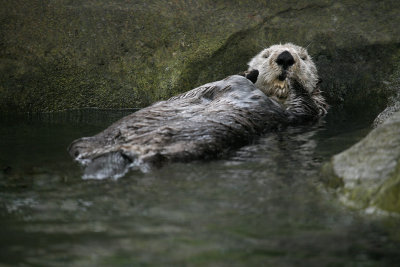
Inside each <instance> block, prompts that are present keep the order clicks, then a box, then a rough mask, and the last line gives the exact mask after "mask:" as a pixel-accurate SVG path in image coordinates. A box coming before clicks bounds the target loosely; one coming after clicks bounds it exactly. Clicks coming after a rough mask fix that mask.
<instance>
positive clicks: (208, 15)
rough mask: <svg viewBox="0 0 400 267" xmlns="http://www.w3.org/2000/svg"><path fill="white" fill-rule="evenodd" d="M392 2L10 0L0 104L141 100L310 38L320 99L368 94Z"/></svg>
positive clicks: (15, 107) (131, 104) (375, 107)
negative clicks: (322, 95) (265, 50)
mask: <svg viewBox="0 0 400 267" xmlns="http://www.w3.org/2000/svg"><path fill="white" fill-rule="evenodd" d="M399 12H400V7H399V5H398V2H397V1H394V0H393V1H379V2H376V1H363V2H362V4H361V3H360V1H357V0H352V1H336V2H335V3H332V2H331V1H326V0H312V1H305V0H301V1H296V3H294V2H293V1H279V2H273V1H272V2H269V1H268V2H266V1H258V0H256V1H252V3H251V5H250V4H249V3H248V2H246V1H227V0H223V1H210V0H199V1H194V0H180V1H159V0H151V1H144V0H135V1H105V0H95V1H90V2H82V1H27V0H20V1H12V2H10V1H6V2H5V3H3V7H2V8H1V10H0V20H1V21H2V23H1V25H0V111H6V112H7V111H8V112H16V111H20V112H32V111H36V112H40V111H56V110H63V109H72V108H82V107H98V108H135V107H136V108H139V107H144V106H147V105H149V104H150V103H152V102H154V101H157V100H160V99H166V98H168V97H170V96H172V95H175V94H177V93H181V92H184V91H188V90H190V89H192V88H195V87H197V86H199V85H201V84H205V83H207V82H210V81H215V80H219V79H221V78H223V77H226V76H228V75H231V74H236V73H238V72H240V71H243V70H245V69H247V67H246V63H247V61H248V60H249V59H250V58H251V57H253V56H254V55H255V54H256V53H258V52H259V51H260V50H261V49H263V48H265V47H268V46H270V45H272V44H276V43H286V42H293V43H295V44H297V45H300V46H304V47H305V46H309V47H308V50H309V52H310V54H311V55H312V56H313V58H314V61H315V62H316V64H317V67H318V69H319V74H320V77H321V78H322V79H323V80H324V82H323V84H322V85H321V87H322V90H323V91H324V92H325V94H326V97H327V98H328V102H330V103H332V104H338V105H339V104H342V103H343V102H344V101H346V102H348V103H349V104H348V106H352V105H353V104H357V103H363V102H365V99H367V98H368V99H371V98H374V99H375V100H376V101H375V102H374V103H373V104H371V107H372V112H373V113H375V114H374V115H376V113H378V112H379V111H380V110H382V109H383V108H384V106H385V104H386V103H385V100H386V99H387V95H386V93H385V91H381V90H379V88H381V83H382V81H383V80H384V78H385V77H386V76H387V75H388V74H390V72H391V71H392V65H393V64H394V63H395V62H396V61H395V59H394V58H393V57H392V55H393V54H394V53H396V51H399V43H400V28H399V27H398V25H399V24H400V17H399V16H398V14H399Z"/></svg>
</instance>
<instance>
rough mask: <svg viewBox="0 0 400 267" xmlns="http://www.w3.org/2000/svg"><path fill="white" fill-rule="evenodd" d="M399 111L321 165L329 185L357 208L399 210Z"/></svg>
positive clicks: (346, 202) (343, 199) (346, 201)
mask: <svg viewBox="0 0 400 267" xmlns="http://www.w3.org/2000/svg"><path fill="white" fill-rule="evenodd" d="M399 133H400V111H398V112H396V113H394V114H393V115H392V117H391V118H390V119H388V120H386V121H385V122H384V123H382V124H381V125H380V126H379V127H377V128H376V129H374V130H372V131H371V132H370V133H369V134H368V135H367V136H366V137H365V138H364V139H362V140H361V141H360V142H358V143H357V144H355V145H353V146H352V147H351V148H349V149H347V150H345V151H343V152H342V153H339V154H337V155H335V156H334V157H333V158H332V159H331V161H330V162H328V163H327V164H325V166H324V167H323V173H324V176H325V180H326V182H327V184H328V185H330V186H332V187H335V188H336V190H337V192H338V194H339V196H340V198H341V200H342V201H343V202H344V203H345V204H347V205H349V206H353V207H356V208H362V209H368V210H369V211H373V210H374V209H375V210H381V211H386V212H395V213H400V134H399Z"/></svg>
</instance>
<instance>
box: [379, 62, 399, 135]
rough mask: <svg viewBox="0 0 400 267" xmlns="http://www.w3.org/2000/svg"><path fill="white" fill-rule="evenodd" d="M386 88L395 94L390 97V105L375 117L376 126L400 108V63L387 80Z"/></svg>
mask: <svg viewBox="0 0 400 267" xmlns="http://www.w3.org/2000/svg"><path fill="white" fill-rule="evenodd" d="M385 90H386V91H387V92H393V94H392V96H391V97H390V98H389V101H388V106H387V107H386V108H385V109H384V110H383V111H382V112H381V113H380V114H379V115H378V116H377V117H376V118H375V120H374V122H373V127H374V128H375V127H377V126H379V125H380V124H382V123H383V122H385V121H386V120H387V119H388V118H390V117H391V116H392V115H393V114H394V113H395V112H397V111H399V110H400V64H398V65H397V68H396V70H395V71H394V73H393V75H392V76H391V78H390V80H389V81H388V82H387V85H386V88H385Z"/></svg>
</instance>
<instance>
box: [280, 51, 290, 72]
mask: <svg viewBox="0 0 400 267" xmlns="http://www.w3.org/2000/svg"><path fill="white" fill-rule="evenodd" d="M276 64H278V65H280V66H282V67H283V69H287V68H289V67H290V66H292V65H293V64H294V58H293V56H292V55H291V54H290V53H289V52H288V51H283V52H282V53H281V54H280V55H279V56H278V58H277V59H276Z"/></svg>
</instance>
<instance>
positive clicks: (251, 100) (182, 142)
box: [68, 46, 325, 179]
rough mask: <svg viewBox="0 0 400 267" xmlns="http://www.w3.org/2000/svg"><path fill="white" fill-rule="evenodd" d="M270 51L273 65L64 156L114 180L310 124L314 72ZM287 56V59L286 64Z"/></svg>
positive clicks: (124, 124)
mask: <svg viewBox="0 0 400 267" xmlns="http://www.w3.org/2000/svg"><path fill="white" fill-rule="evenodd" d="M274 47H276V48H278V47H280V46H274ZM271 48H272V47H271ZM271 48H269V49H270V50H269V51H270V53H271V54H269V55H274V56H273V58H274V59H275V61H276V62H275V63H276V64H275V63H270V64H267V63H265V64H263V63H262V61H263V60H264V61H268V58H266V57H263V58H264V59H261V60H258V61H255V62H259V63H257V64H259V65H256V64H251V65H250V67H251V68H252V66H257V68H258V69H251V70H250V71H248V73H247V74H246V77H242V76H239V75H233V76H229V77H227V78H225V79H223V80H220V81H216V82H212V83H208V84H205V85H202V86H200V87H197V88H195V89H193V90H191V91H188V92H186V93H183V94H180V95H177V96H174V97H172V98H170V99H168V100H166V101H161V102H157V103H155V104H153V105H151V106H149V107H147V108H144V109H141V110H139V111H137V112H135V113H133V114H131V115H128V116H126V117H124V118H122V119H121V120H119V121H117V122H116V123H114V124H113V125H111V126H110V127H109V128H107V129H106V130H104V131H103V132H101V133H99V134H97V135H95V136H93V137H84V138H80V139H78V140H75V141H74V142H72V144H71V145H70V146H69V148H68V150H69V153H70V155H71V156H72V157H73V158H75V160H77V161H78V162H80V163H81V164H82V165H83V166H84V167H85V171H84V172H85V174H84V178H98V179H101V178H106V177H114V178H117V177H120V176H122V175H124V174H125V173H126V172H127V171H128V170H129V169H132V168H138V169H141V170H142V171H146V170H148V169H149V168H151V167H153V166H160V165H161V164H162V163H165V162H173V161H189V160H195V159H210V158H216V157H218V156H220V155H221V154H224V153H226V152H227V151H229V150H230V149H232V148H235V147H238V146H241V145H244V144H247V143H249V142H250V140H252V139H253V138H254V137H256V136H257V135H260V134H262V133H264V132H267V131H272V130H276V129H279V128H280V127H282V126H287V125H293V124H299V123H304V122H309V121H315V120H318V119H319V118H320V117H321V116H322V115H323V114H324V113H323V112H321V109H324V107H323V106H322V105H321V102H320V101H316V98H315V97H314V92H315V90H316V88H313V87H312V86H314V87H315V86H316V79H317V76H316V70H313V71H312V72H310V71H309V70H307V69H304V68H301V65H300V63H298V62H297V63H296V60H298V58H297V56H298V55H297V54H296V53H297V52H296V51H297V50H293V51H292V50H290V51H288V50H284V51H281V50H279V51H281V52H280V54H279V55H275V53H274V51H275V50H274V49H276V48H274V49H272V50H271ZM288 53H289V54H295V55H292V57H293V61H294V62H291V59H290V57H289V56H288V55H287V54H288ZM282 54H283V55H284V56H280V55H282ZM257 57H258V56H256V58H257ZM283 57H284V58H283ZM256 58H255V59H256ZM281 58H283V59H282V60H283V62H281V61H280V59H281ZM288 58H289V60H288ZM255 59H253V60H252V61H251V62H253V61H254V60H255ZM310 60H311V59H310ZM289 61H290V62H289ZM260 62H261V63H260ZM296 64H297V65H296ZM289 65H290V66H289ZM272 66H273V68H274V69H271V68H272ZM296 66H297V67H296ZM313 66H314V65H313ZM314 67H315V66H314ZM307 75H309V76H310V81H308V80H307ZM269 77H276V78H277V79H278V80H279V81H281V82H283V83H284V86H283V88H284V89H286V90H288V93H287V99H286V101H285V105H283V104H280V103H279V102H277V101H275V100H274V99H273V98H271V97H268V96H267V95H266V94H265V93H264V92H265V91H264V87H263V86H264V85H266V86H267V88H268V84H269V82H267V81H269V80H271V81H274V80H273V78H269ZM283 77H284V78H283ZM267 78H268V79H267ZM260 79H261V83H260ZM253 82H255V85H256V86H257V85H258V86H259V87H260V89H261V90H259V89H258V88H257V87H256V86H255V85H254V84H253ZM277 83H279V82H277ZM271 84H272V85H273V84H274V82H272V83H271ZM263 91H264V92H263ZM267 93H268V92H267ZM280 95H282V94H280ZM321 99H323V98H322V97H321ZM324 110H325V109H324Z"/></svg>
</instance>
